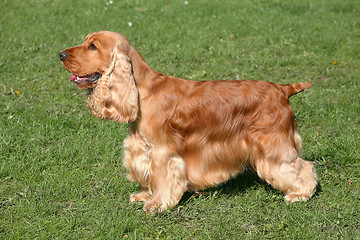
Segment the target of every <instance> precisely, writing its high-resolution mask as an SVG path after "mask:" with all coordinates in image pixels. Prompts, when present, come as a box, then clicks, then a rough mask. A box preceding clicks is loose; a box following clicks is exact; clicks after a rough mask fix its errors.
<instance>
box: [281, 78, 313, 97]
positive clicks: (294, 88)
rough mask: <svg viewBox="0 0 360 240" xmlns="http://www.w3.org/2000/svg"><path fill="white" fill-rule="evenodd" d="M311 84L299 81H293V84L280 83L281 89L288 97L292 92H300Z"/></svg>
mask: <svg viewBox="0 0 360 240" xmlns="http://www.w3.org/2000/svg"><path fill="white" fill-rule="evenodd" d="M311 85H312V83H311V82H300V83H294V84H285V85H280V88H281V90H283V92H284V93H285V95H286V96H287V97H288V98H289V97H291V96H292V95H294V94H297V93H299V92H302V91H304V90H306V89H308V88H310V87H311Z"/></svg>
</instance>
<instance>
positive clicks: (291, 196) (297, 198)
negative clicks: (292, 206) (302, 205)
mask: <svg viewBox="0 0 360 240" xmlns="http://www.w3.org/2000/svg"><path fill="white" fill-rule="evenodd" d="M308 199H309V197H305V196H301V195H300V196H299V195H296V194H287V195H286V196H285V201H287V202H289V203H294V202H300V201H303V202H305V201H307V200H308Z"/></svg>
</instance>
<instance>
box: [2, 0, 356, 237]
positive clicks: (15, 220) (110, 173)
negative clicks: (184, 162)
mask: <svg viewBox="0 0 360 240" xmlns="http://www.w3.org/2000/svg"><path fill="white" fill-rule="evenodd" d="M187 2H188V4H185V1H154V0H153V1H146V0H143V1H139V0H136V1H132V0H131V1H130V0H128V1H117V0H113V1H112V3H110V2H109V1H106V0H104V1H97V0H88V1H70V0H52V1H45V0H34V1H19V0H12V1H10V0H3V1H1V3H0V6H1V8H0V14H1V23H0V38H1V41H0V71H1V79H0V239H121V238H126V239H266V238H274V239H359V236H360V229H359V219H360V213H359V211H360V208H359V205H360V201H359V200H360V195H359V188H360V184H359V175H360V164H359V163H360V153H359V149H360V130H359V126H360V95H359V92H360V81H359V76H360V68H359V66H360V54H359V53H360V51H359V49H360V40H359V39H360V4H359V2H358V1H343V0H328V1H314V0H303V1H295V0H288V1H276V0H269V1H264V0H255V1H238V0H228V1H191V0H189V1H187ZM98 30H110V31H115V32H120V33H123V34H124V35H125V36H126V37H127V38H128V39H129V40H130V42H131V43H132V45H133V46H134V47H135V48H136V49H137V50H138V51H139V52H140V53H141V54H142V56H143V57H144V58H145V60H146V61H147V62H148V63H149V65H150V66H151V67H152V68H153V69H155V70H157V71H160V72H163V73H165V74H167V75H173V76H178V77H181V78H188V79H194V80H211V79H225V80H228V79H255V80H266V81H272V82H275V83H295V82H300V81H311V82H313V87H312V88H311V89H309V90H308V91H306V92H303V93H300V94H298V95H296V96H293V97H292V98H291V103H292V106H293V108H294V112H295V115H296V119H297V121H298V125H299V131H300V134H301V136H302V138H303V141H304V145H303V157H304V158H305V159H308V160H311V161H314V163H315V167H316V170H317V174H318V177H319V185H318V191H317V193H316V195H315V196H314V197H313V198H312V199H310V201H308V202H305V203H296V204H287V203H285V202H284V200H283V195H282V194H281V193H279V192H278V191H276V190H274V189H272V188H271V187H270V186H269V185H267V184H266V183H264V182H262V181H261V180H259V178H258V177H257V176H256V174H254V173H253V172H252V171H247V172H245V174H243V175H240V176H238V177H237V178H235V179H232V180H230V181H229V182H227V183H225V184H223V185H221V186H219V187H217V188H214V189H208V190H206V191H204V192H200V193H197V194H193V193H187V194H185V196H184V197H183V199H182V200H181V202H180V203H179V205H178V206H176V207H174V208H173V209H171V210H168V211H167V212H165V213H162V214H158V215H146V214H145V213H144V212H143V210H142V204H128V199H129V195H130V194H131V193H132V192H135V191H138V190H139V188H140V187H139V185H138V184H136V183H132V182H129V181H128V180H127V179H126V172H125V169H124V167H123V166H122V160H121V157H122V151H123V149H122V141H123V139H124V138H125V137H126V134H127V125H126V124H119V123H114V122H110V121H102V120H99V119H97V118H95V117H93V116H91V115H90V113H89V111H88V109H87V107H86V105H85V95H86V93H85V92H84V91H80V90H78V89H76V88H75V87H74V86H73V85H72V84H71V83H69V81H68V79H69V76H70V75H69V73H68V72H66V71H65V70H64V69H63V68H62V66H61V64H60V61H59V59H58V52H59V51H61V50H62V49H65V48H68V47H71V46H74V45H77V44H80V43H82V42H83V40H84V37H85V36H86V35H87V34H88V33H90V32H93V31H98ZM204 124H206V123H204Z"/></svg>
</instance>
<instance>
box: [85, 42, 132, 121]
mask: <svg viewBox="0 0 360 240" xmlns="http://www.w3.org/2000/svg"><path fill="white" fill-rule="evenodd" d="M87 104H88V106H89V108H90V110H91V112H92V114H94V115H95V116H97V117H99V118H104V119H111V120H113V121H117V122H128V121H130V122H134V121H135V120H136V119H137V117H138V113H139V92H138V89H137V87H136V83H135V79H134V76H133V69H132V65H131V59H130V57H129V56H128V54H125V53H123V52H119V50H118V47H115V50H114V52H113V60H112V63H111V65H110V66H109V68H108V69H107V71H106V72H105V74H104V75H103V76H102V77H101V79H100V80H99V82H98V84H97V85H96V87H95V89H94V90H93V92H92V93H91V94H90V95H89V98H88V101H87Z"/></svg>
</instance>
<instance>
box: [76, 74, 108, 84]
mask: <svg viewBox="0 0 360 240" xmlns="http://www.w3.org/2000/svg"><path fill="white" fill-rule="evenodd" d="M100 77H101V75H100V73H98V72H95V73H91V74H88V75H85V76H76V75H74V74H73V75H71V77H70V81H72V82H74V83H95V82H97V80H99V78H100Z"/></svg>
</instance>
